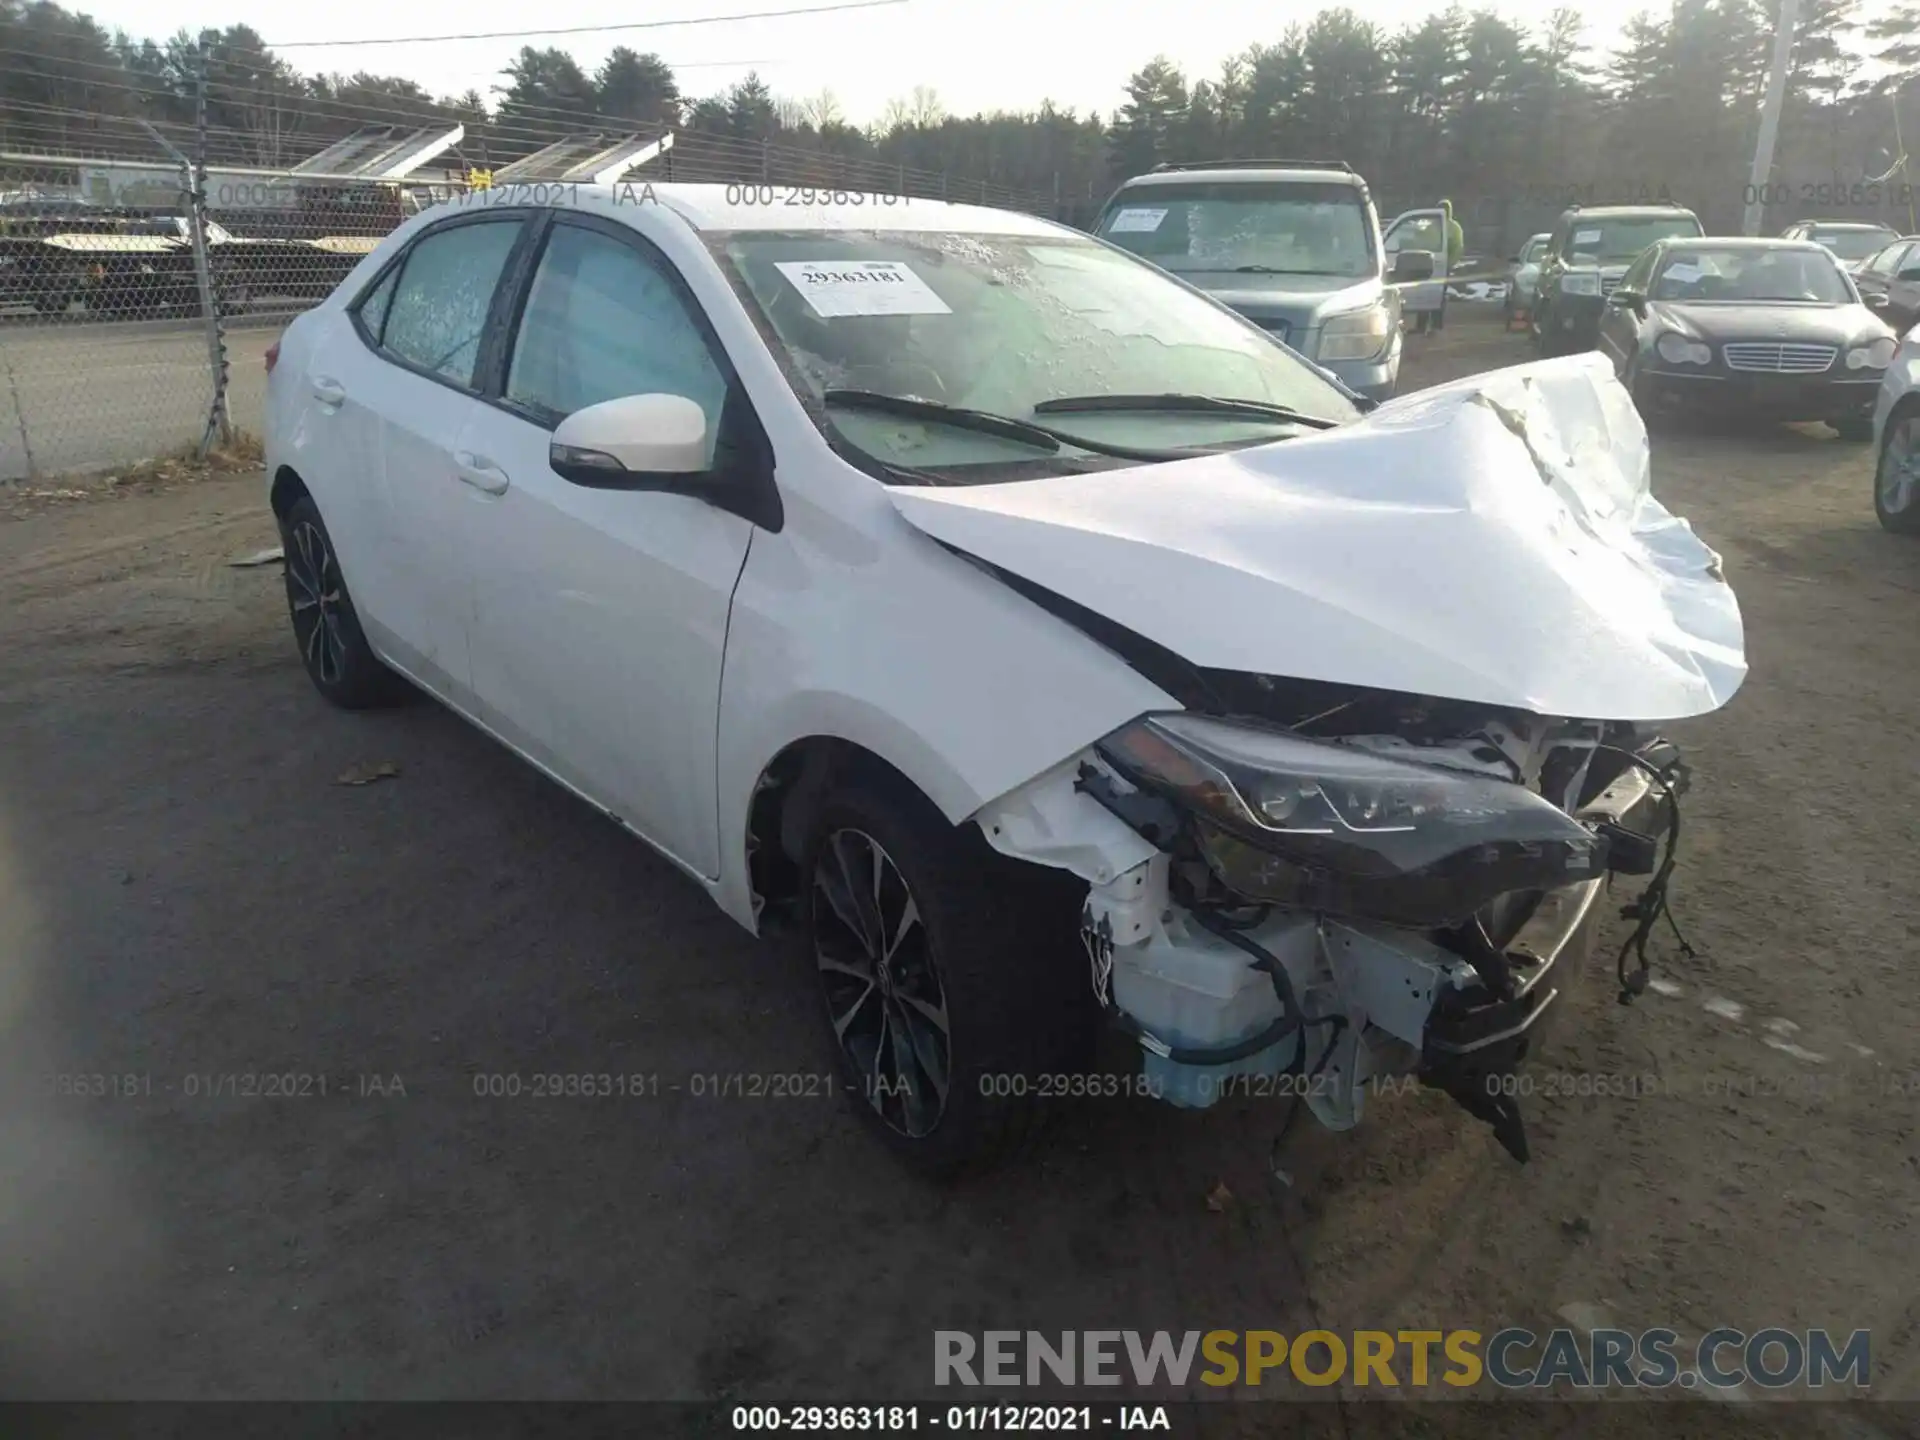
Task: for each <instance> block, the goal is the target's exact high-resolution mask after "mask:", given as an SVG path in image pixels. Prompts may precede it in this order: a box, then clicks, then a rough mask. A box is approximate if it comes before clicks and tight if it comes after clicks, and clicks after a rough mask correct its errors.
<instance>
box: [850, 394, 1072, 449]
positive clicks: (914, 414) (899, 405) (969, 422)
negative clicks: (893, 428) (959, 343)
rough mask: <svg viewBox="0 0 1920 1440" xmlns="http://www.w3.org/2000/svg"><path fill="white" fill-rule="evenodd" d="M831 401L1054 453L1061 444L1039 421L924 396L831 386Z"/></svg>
mask: <svg viewBox="0 0 1920 1440" xmlns="http://www.w3.org/2000/svg"><path fill="white" fill-rule="evenodd" d="M820 398H821V400H822V401H824V402H825V403H826V404H828V405H858V406H859V407H860V408H861V409H863V410H880V411H883V412H885V413H886V414H888V415H903V416H905V417H907V418H908V419H911V420H934V421H937V422H939V423H940V424H942V425H951V426H953V427H954V428H955V429H956V430H977V431H979V432H980V433H981V434H982V435H997V436H999V437H1000V438H1001V439H1003V440H1017V441H1019V442H1020V443H1021V444H1022V445H1031V446H1033V447H1034V449H1036V450H1045V451H1046V452H1047V453H1048V454H1052V453H1053V452H1055V451H1057V450H1058V449H1059V448H1060V439H1059V437H1058V436H1057V435H1053V434H1050V433H1048V432H1047V431H1046V430H1043V429H1042V428H1041V427H1040V426H1038V425H1029V424H1027V423H1026V421H1024V420H1015V419H1014V418H1013V417H1012V416H1010V415H990V414H988V413H987V412H986V411H984V410H968V409H966V408H965V407H964V406H960V405H948V404H944V403H943V402H941V401H939V400H921V399H917V398H915V397H914V396H912V395H888V394H885V393H884V392H882V391H879V390H838V389H836V390H828V391H826V392H825V393H824V394H822V395H821V397H820Z"/></svg>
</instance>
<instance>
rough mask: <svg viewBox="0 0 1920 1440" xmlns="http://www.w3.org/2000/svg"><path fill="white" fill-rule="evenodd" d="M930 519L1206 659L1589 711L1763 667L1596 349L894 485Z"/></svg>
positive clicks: (1732, 683) (927, 525)
mask: <svg viewBox="0 0 1920 1440" xmlns="http://www.w3.org/2000/svg"><path fill="white" fill-rule="evenodd" d="M888 494H889V496H890V497H891V499H892V501H893V503H894V505H895V506H897V507H898V508H899V510H900V513H901V514H902V515H904V516H905V517H906V519H907V520H908V521H909V522H910V523H911V524H913V525H914V526H915V527H917V528H918V529H920V530H922V531H924V532H925V533H926V534H928V535H931V536H933V537H934V538H935V539H938V540H940V541H943V542H945V543H946V544H948V545H951V546H953V547H954V548H956V549H958V550H961V551H964V552H966V553H968V554H971V555H974V556H976V557H977V558H979V559H981V560H984V561H987V562H989V563H990V564H993V565H995V566H998V567H1000V568H1002V569H1004V570H1006V571H1008V572H1010V573H1012V574H1014V575H1017V576H1020V577H1022V578H1024V579H1026V580H1028V581H1031V582H1032V583H1034V584H1036V585H1039V586H1042V587H1044V588H1046V589H1048V590H1052V591H1054V592H1055V593H1057V594H1060V595H1063V596H1065V597H1067V598H1068V599H1070V600H1073V601H1075V602H1077V603H1078V604H1080V605H1083V606H1086V607H1087V608H1088V609H1090V610H1094V611H1096V612H1098V613H1099V614H1102V615H1104V616H1106V617H1108V618H1109V619H1111V620H1114V621H1116V622H1118V623H1119V624H1121V625H1124V626H1126V627H1128V628H1129V629H1131V630H1133V631H1135V632H1137V633H1138V634H1141V635H1144V636H1146V637H1147V638H1148V639H1150V640H1153V641H1155V642H1157V643H1158V644H1160V645H1163V646H1165V647H1166V648H1167V649H1169V650H1172V651H1174V652H1175V653H1177V654H1179V655H1181V656H1183V657H1184V658H1185V659H1187V660H1188V661H1190V662H1192V663H1193V664H1195V665H1200V666H1205V667H1210V668H1218V669H1226V670H1239V671H1249V672H1254V673H1259V674H1268V675H1277V676H1289V677H1293V678H1297V679H1303V680H1321V681H1330V682H1335V683H1342V684H1348V685H1360V686H1370V687H1374V688H1379V689H1385V690H1398V691H1404V692H1409V693H1412V694H1417V695H1430V696H1434V697H1436V698H1443V699H1455V700H1467V701H1477V702H1482V703H1485V704H1489V705H1497V706H1503V707H1512V708H1518V709H1522V710H1529V711H1533V712H1535V713H1539V714H1546V715H1558V716H1566V717H1573V718H1580V719H1591V720H1641V721H1658V720H1670V719H1677V718H1680V717H1682V716H1688V715H1699V714H1704V713H1705V712H1707V711H1710V710H1715V709H1718V708H1719V707H1720V706H1721V705H1724V704H1725V703H1726V702H1727V700H1728V699H1729V698H1730V697H1731V696H1732V694H1733V692H1734V691H1735V690H1737V689H1738V688H1739V686H1740V683H1741V681H1742V680H1743V679H1744V678H1745V675H1746V657H1745V647H1744V639H1743V636H1742V631H1741V623H1740V610H1739V606H1738V603H1737V602H1736V601H1735V599H1734V595H1733V591H1732V590H1731V589H1730V588H1729V587H1728V586H1727V584H1726V582H1725V580H1724V579H1723V578H1722V576H1721V569H1720V557H1719V556H1718V555H1716V554H1715V553H1714V552H1713V551H1712V550H1710V549H1709V548H1708V547H1707V546H1706V545H1705V544H1704V543H1702V542H1701V540H1700V539H1699V538H1698V537H1697V536H1696V535H1695V534H1694V533H1693V530H1692V528H1691V527H1690V526H1689V525H1688V524H1687V522H1686V521H1684V520H1682V519H1679V518H1677V517H1675V516H1673V515H1671V514H1669V513H1668V512H1667V511H1666V509H1665V508H1664V507H1662V506H1661V504H1660V503H1659V501H1657V500H1656V499H1655V498H1654V497H1653V494H1652V491H1651V490H1650V489H1649V487H1648V466H1647V435H1646V430H1645V428H1644V427H1643V426H1642V425H1641V423H1640V418H1639V416H1638V414H1637V413H1636V412H1635V411H1634V408H1633V404H1632V402H1631V401H1630V400H1629V399H1628V398H1627V394H1626V391H1625V390H1623V389H1622V388H1621V387H1620V385H1619V383H1618V382H1617V381H1616V380H1615V379H1614V377H1613V372H1612V368H1611V366H1610V365H1609V363H1608V361H1607V360H1606V359H1605V358H1604V357H1603V356H1600V355H1598V354H1593V353H1589V354H1584V355H1578V356H1570V357H1567V358H1564V359H1556V360H1545V361H1539V362H1537V363H1534V364H1529V365H1519V366H1515V367H1513V368H1511V369H1507V370H1499V371H1494V372H1492V373H1490V374H1484V375H1477V376H1474V377H1472V378H1471V379H1468V380H1462V381H1457V382H1455V383H1453V384H1450V385H1444V386H1440V387H1437V388H1435V389H1431V390H1425V391H1421V392H1420V393H1418V394H1414V395H1408V396H1403V397H1402V398H1400V399H1398V400H1394V401H1390V402H1389V403H1387V404H1386V405H1383V406H1381V407H1380V408H1379V409H1378V410H1376V411H1374V412H1373V413H1372V414H1371V415H1369V416H1367V417H1366V418H1365V419H1363V420H1360V421H1356V422H1354V423H1352V424H1348V425H1345V426H1342V427H1341V428H1340V429H1338V430H1331V431H1326V432H1324V433H1319V434H1314V435H1307V436H1302V437H1301V438H1299V439H1295V440H1287V441H1283V442H1279V443H1276V444H1273V445H1266V446H1261V447H1259V448H1258V449H1253V450H1243V451H1238V452H1236V453H1233V454H1230V455H1220V456H1208V457H1204V458H1200V459H1195V460H1183V461H1175V462H1172V463H1168V464H1162V465H1153V466H1144V467H1140V468H1137V469H1128V470H1118V471H1105V472H1099V473H1094V474H1087V475H1072V476H1056V477H1051V478H1048V479H1043V480H1031V481H1022V482H1017V483H1014V484H1005V485H982V486H975V487H964V488H963V487H955V488H953V489H932V488H921V487H895V488H893V489H890V490H889V491H888Z"/></svg>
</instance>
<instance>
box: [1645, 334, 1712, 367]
mask: <svg viewBox="0 0 1920 1440" xmlns="http://www.w3.org/2000/svg"><path fill="white" fill-rule="evenodd" d="M1653 348H1654V352H1655V353H1656V354H1657V355H1659V357H1660V358H1661V359H1662V360H1664V361H1666V362H1667V363H1668V364H1669V365H1711V364H1712V363H1713V347H1712V346H1710V345H1702V344H1701V343H1700V342H1699V341H1698V340H1689V339H1688V338H1687V337H1686V336H1684V335H1677V334H1675V333H1674V332H1673V331H1671V330H1669V331H1668V332H1667V333H1666V334H1664V335H1662V336H1661V337H1660V338H1659V339H1658V340H1656V341H1654V342H1653Z"/></svg>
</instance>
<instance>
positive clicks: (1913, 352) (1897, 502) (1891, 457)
mask: <svg viewBox="0 0 1920 1440" xmlns="http://www.w3.org/2000/svg"><path fill="white" fill-rule="evenodd" d="M1873 442H1874V447H1875V449H1876V451H1877V453H1878V456H1879V459H1878V460H1877V461H1876V462H1875V464H1874V469H1873V513H1874V515H1875V516H1876V517H1878V519H1879V521H1880V525H1881V527H1882V528H1883V529H1886V530H1890V531H1892V532H1893V533H1894V534H1896V535H1920V338H1916V332H1914V331H1911V330H1910V331H1908V332H1907V334H1906V335H1905V336H1904V337H1903V338H1902V339H1901V341H1900V348H1899V349H1898V350H1897V351H1895V352H1894V357H1893V363H1892V364H1890V365H1888V366H1887V373H1886V376H1885V378H1884V379H1882V380H1881V382H1880V393H1879V396H1878V397H1877V398H1876V400H1875V403H1874V407H1873Z"/></svg>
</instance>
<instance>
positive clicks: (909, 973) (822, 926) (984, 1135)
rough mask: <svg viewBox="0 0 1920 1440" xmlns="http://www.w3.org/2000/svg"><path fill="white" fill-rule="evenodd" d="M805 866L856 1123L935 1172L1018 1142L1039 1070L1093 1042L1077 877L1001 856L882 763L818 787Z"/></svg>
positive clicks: (816, 958)
mask: <svg viewBox="0 0 1920 1440" xmlns="http://www.w3.org/2000/svg"><path fill="white" fill-rule="evenodd" d="M801 874H802V876H803V877H805V883H806V887H807V888H806V900H805V903H804V905H803V910H802V913H803V917H804V923H805V930H804V934H805V939H806V948H807V950H808V952H809V958H810V960H811V962H812V965H813V968H814V971H815V974H816V978H817V980H818V982H819V984H818V995H819V1002H820V1009H821V1015H822V1018H823V1019H824V1021H825V1023H826V1027H827V1035H828V1037H829V1039H830V1041H831V1043H832V1045H833V1049H834V1053H835V1056H836V1059H837V1062H838V1068H839V1071H840V1076H841V1080H842V1083H843V1085H844V1086H845V1088H846V1089H847V1091H848V1095H849V1098H850V1100H851V1103H852V1104H853V1107H854V1109H855V1111H856V1113H857V1114H858V1115H859V1116H860V1118H861V1120H862V1122H863V1123H865V1124H866V1126H867V1127H868V1129H870V1130H871V1131H872V1132H873V1133H874V1134H875V1135H877V1136H878V1137H879V1139H880V1140H881V1141H882V1142H883V1143H884V1144H886V1145H887V1146H888V1148H889V1149H891V1150H892V1151H893V1152H894V1153H895V1154H896V1155H897V1156H899V1157H900V1158H902V1159H903V1160H905V1161H906V1162H907V1163H908V1164H909V1165H911V1166H912V1167H914V1168H915V1169H918V1170H921V1171H924V1172H927V1173H930V1174H933V1175H950V1174H953V1173H955V1172H958V1171H961V1170H964V1169H967V1168H972V1167H979V1166H984V1165H987V1164H991V1163H992V1162H994V1161H995V1160H997V1159H1000V1158H1001V1157H1003V1156H1004V1155H1005V1154H1006V1153H1007V1152H1009V1151H1010V1150H1012V1149H1014V1148H1016V1147H1017V1146H1018V1145H1019V1144H1020V1142H1022V1141H1023V1140H1024V1139H1026V1138H1027V1136H1028V1135H1029V1133H1030V1132H1031V1130H1032V1127H1033V1122H1034V1120H1035V1118H1036V1115H1037V1106H1038V1101H1039V1096H1040V1093H1041V1091H1042V1089H1043V1088H1046V1087H1047V1085H1048V1077H1054V1076H1060V1075H1070V1074H1075V1073H1079V1072H1081V1071H1084V1069H1085V1068H1086V1066H1087V1065H1088V1063H1089V1061H1090V1058H1091V1053H1092V1042H1093V1039H1094V1034H1095V1030H1096V1028H1097V1021H1098V1011H1097V1008H1096V1007H1095V1005H1094V1002H1093V995H1092V990H1091V986H1090V984H1089V982H1088V978H1087V971H1086V965H1085V962H1084V960H1083V959H1082V958H1081V952H1080V946H1079V939H1078V932H1079V910H1080V899H1081V896H1083V895H1084V893H1085V890H1084V887H1083V886H1081V885H1079V884H1078V882H1076V881H1075V880H1074V879H1073V877H1072V876H1070V875H1068V874H1066V872H1064V871H1053V870H1044V869H1039V868H1036V867H1033V866H1027V865H1022V864H1019V863H1018V862H1015V861H1011V860H1008V859H1007V858H1006V857H1004V856H1002V855H1000V854H998V853H997V852H996V851H994V850H993V849H992V848H991V847H990V846H989V845H987V843H986V841H985V840H984V838H983V837H982V836H981V835H980V834H979V832H978V831H977V830H976V829H975V828H974V827H973V826H971V825H963V826H960V827H955V826H953V825H950V824H948V823H947V820H946V818H945V817H944V816H942V815H941V814H940V813H939V811H938V810H936V809H935V808H934V807H933V806H932V805H931V804H929V803H928V802H927V801H926V800H925V799H924V798H923V797H921V796H920V795H919V794H918V793H917V792H915V791H913V790H912V789H911V788H910V787H909V786H907V785H906V784H905V783H904V782H902V781H899V780H897V779H896V778H894V777H892V776H887V775H873V776H861V777H859V778H854V779H850V780H849V782H848V783H847V784H846V785H844V786H843V788H841V789H840V790H839V791H838V792H836V793H835V794H834V795H833V796H832V797H830V798H829V799H828V800H827V802H826V803H825V804H824V805H823V806H822V808H821V811H820V814H819V817H818V819H817V821H816V822H815V824H814V826H813V827H812V834H811V835H810V837H809V840H808V842H807V845H806V848H805V853H804V855H803V856H802V860H801ZM1056 1088H1057V1087H1056Z"/></svg>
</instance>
